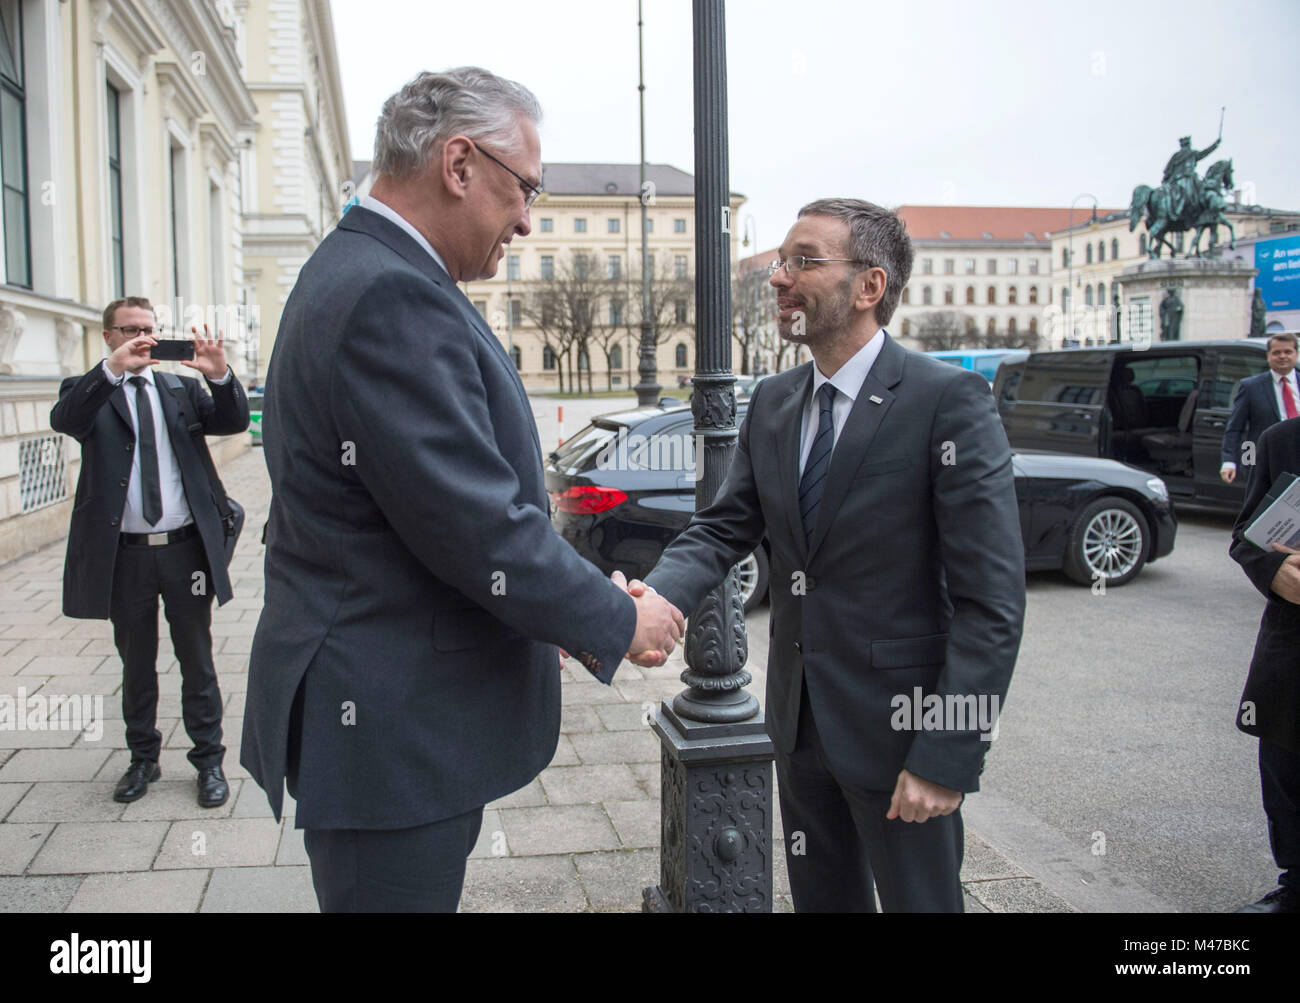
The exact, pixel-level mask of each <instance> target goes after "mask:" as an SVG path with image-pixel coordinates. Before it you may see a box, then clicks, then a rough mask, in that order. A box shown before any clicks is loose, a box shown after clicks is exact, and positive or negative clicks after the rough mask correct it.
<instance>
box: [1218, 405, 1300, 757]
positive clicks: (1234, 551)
mask: <svg viewBox="0 0 1300 1003" xmlns="http://www.w3.org/2000/svg"><path fill="white" fill-rule="evenodd" d="M1255 458H1256V463H1255V466H1253V467H1252V468H1251V471H1250V482H1249V483H1248V485H1247V487H1246V500H1245V501H1244V502H1242V506H1241V514H1240V515H1238V516H1237V523H1236V525H1235V526H1234V527H1233V529H1232V546H1231V547H1230V548H1229V553H1230V554H1231V555H1232V559H1233V560H1234V561H1236V562H1237V563H1238V564H1240V565H1241V567H1242V570H1244V571H1245V572H1246V575H1247V576H1248V577H1249V578H1250V580H1251V582H1252V583H1253V584H1254V586H1255V588H1257V589H1258V590H1259V591H1260V592H1261V593H1262V594H1263V595H1264V597H1265V598H1266V599H1268V605H1267V606H1265V607H1264V615H1263V617H1262V619H1261V620H1260V623H1259V636H1258V638H1257V639H1256V641H1255V653H1254V655H1253V657H1252V658H1251V661H1250V673H1249V675H1248V676H1247V677H1246V687H1245V689H1244V690H1243V692H1242V694H1241V700H1242V706H1241V707H1239V708H1238V711H1237V727H1238V728H1240V729H1241V730H1242V731H1244V732H1246V733H1247V734H1248V735H1255V736H1257V737H1258V738H1265V739H1268V740H1269V741H1270V742H1273V743H1275V744H1277V745H1281V746H1284V747H1285V748H1287V749H1290V750H1291V751H1292V752H1300V606H1297V605H1296V604H1295V603H1290V602H1287V601H1286V600H1285V599H1283V598H1282V597H1281V596H1279V595H1277V593H1275V592H1274V591H1273V589H1272V583H1273V578H1274V576H1275V575H1276V574H1277V571H1278V568H1280V567H1281V566H1282V562H1283V561H1285V560H1286V557H1287V555H1286V554H1281V553H1278V552H1277V551H1275V550H1272V549H1269V550H1261V549H1260V548H1259V547H1257V546H1255V544H1253V543H1251V542H1250V541H1249V540H1247V539H1245V538H1244V537H1243V536H1242V533H1243V532H1244V531H1245V529H1246V527H1247V526H1248V525H1250V522H1251V520H1252V518H1253V517H1254V516H1255V514H1256V509H1258V508H1259V506H1260V503H1261V502H1262V501H1263V500H1264V496H1265V495H1266V494H1267V493H1268V490H1269V488H1270V487H1272V486H1273V482H1274V481H1276V480H1277V478H1278V476H1279V475H1281V474H1283V473H1293V474H1298V475H1300V418H1291V419H1288V420H1287V421H1283V422H1279V423H1278V424H1276V425H1274V426H1273V427H1271V428H1269V429H1267V430H1266V431H1265V432H1264V434H1263V435H1262V436H1260V439H1259V449H1258V451H1257V453H1256V457H1255ZM1248 702H1249V704H1250V706H1246V704H1247V703H1248Z"/></svg>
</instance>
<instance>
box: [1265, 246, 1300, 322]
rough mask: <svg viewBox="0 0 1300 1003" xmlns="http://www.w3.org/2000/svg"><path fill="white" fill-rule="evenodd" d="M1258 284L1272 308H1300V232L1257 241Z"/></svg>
mask: <svg viewBox="0 0 1300 1003" xmlns="http://www.w3.org/2000/svg"><path fill="white" fill-rule="evenodd" d="M1255 267H1256V268H1258V269H1259V274H1258V275H1256V276H1255V288H1257V289H1259V290H1260V291H1261V292H1262V293H1263V294H1264V303H1265V305H1266V306H1267V307H1268V309H1270V310H1297V309H1300V234H1297V235H1296V236H1293V237H1279V238H1277V239H1276V240H1261V241H1260V242H1259V243H1257V244H1256V245H1255Z"/></svg>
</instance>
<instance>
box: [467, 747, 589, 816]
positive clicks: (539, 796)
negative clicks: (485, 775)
mask: <svg viewBox="0 0 1300 1003" xmlns="http://www.w3.org/2000/svg"><path fill="white" fill-rule="evenodd" d="M574 762H577V757H576V756H574ZM544 804H546V792H545V791H543V790H542V785H541V782H540V781H539V780H537V779H533V780H531V781H529V783H528V786H526V787H521V788H519V790H517V791H515V792H514V793H513V794H507V795H506V796H505V797H503V798H497V799H496V800H495V801H493V802H492V803H491V804H490V805H488V807H489V808H534V807H536V806H537V805H544Z"/></svg>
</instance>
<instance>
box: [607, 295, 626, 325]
mask: <svg viewBox="0 0 1300 1003" xmlns="http://www.w3.org/2000/svg"><path fill="white" fill-rule="evenodd" d="M622 323H623V301H622V300H610V301H609V324H610V327H618V326H619V325H620V324H622Z"/></svg>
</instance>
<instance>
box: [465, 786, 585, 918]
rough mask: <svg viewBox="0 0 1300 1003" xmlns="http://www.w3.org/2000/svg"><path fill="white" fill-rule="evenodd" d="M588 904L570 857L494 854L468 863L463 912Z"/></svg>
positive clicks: (578, 909)
mask: <svg viewBox="0 0 1300 1003" xmlns="http://www.w3.org/2000/svg"><path fill="white" fill-rule="evenodd" d="M552 810H560V809H552ZM586 908H587V898H586V896H585V895H584V894H583V891H582V886H581V885H580V884H579V883H578V877H577V874H575V873H574V869H573V862H572V861H571V860H570V859H569V858H568V857H525V858H523V859H519V858H515V857H491V858H487V859H483V860H470V861H468V862H467V863H466V866H465V888H464V891H462V893H461V897H460V911H461V912H581V911H583V910H585V909H586Z"/></svg>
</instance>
